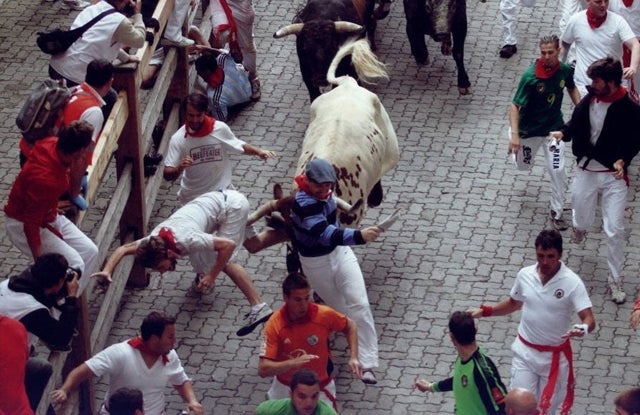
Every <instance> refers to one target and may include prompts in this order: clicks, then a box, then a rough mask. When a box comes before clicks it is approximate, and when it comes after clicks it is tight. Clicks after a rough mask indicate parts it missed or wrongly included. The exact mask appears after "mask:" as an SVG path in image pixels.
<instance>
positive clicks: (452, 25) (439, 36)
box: [403, 0, 471, 95]
mask: <svg viewBox="0 0 640 415" xmlns="http://www.w3.org/2000/svg"><path fill="white" fill-rule="evenodd" d="M403 4H404V13H405V16H406V18H407V36H408V37H409V43H410V44H411V54H412V55H413V56H414V57H415V59H416V63H418V64H419V65H424V64H427V63H428V62H429V52H428V51H427V43H426V42H425V38H424V37H425V35H428V36H431V38H433V40H435V41H436V42H441V51H442V54H443V55H450V54H451V53H452V52H453V60H455V62H456V67H457V68H458V91H459V92H460V94H462V95H466V94H468V93H469V92H470V89H469V87H470V86H471V83H470V82H469V76H468V75H467V71H466V69H465V68H464V62H463V59H464V41H465V39H466V37H467V4H466V1H465V0H403ZM452 37H453V46H452V41H451V38H452Z"/></svg>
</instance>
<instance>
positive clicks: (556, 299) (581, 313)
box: [468, 230, 596, 415]
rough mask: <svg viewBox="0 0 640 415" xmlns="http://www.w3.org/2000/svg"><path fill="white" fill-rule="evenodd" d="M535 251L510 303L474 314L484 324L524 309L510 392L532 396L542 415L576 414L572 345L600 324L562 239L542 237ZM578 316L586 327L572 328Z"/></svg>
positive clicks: (545, 233) (550, 234)
mask: <svg viewBox="0 0 640 415" xmlns="http://www.w3.org/2000/svg"><path fill="white" fill-rule="evenodd" d="M535 247H536V257H537V260H538V261H537V263H536V264H534V265H531V266H528V267H525V268H523V269H521V270H520V272H518V274H517V276H516V281H515V283H514V285H513V288H512V289H511V292H510V294H509V297H507V298H505V299H504V300H502V301H501V302H499V303H498V304H495V305H493V306H489V305H484V304H483V305H482V306H480V308H471V309H469V310H468V311H469V312H470V313H471V314H472V315H473V316H474V317H476V318H479V317H489V316H504V315H507V314H511V313H513V312H514V311H517V310H520V309H522V318H521V320H520V325H519V326H518V337H517V338H516V340H515V341H514V342H513V345H512V346H511V350H512V351H513V361H512V363H511V385H510V389H513V388H525V389H528V390H530V391H532V392H533V393H534V394H535V395H536V398H537V401H538V410H539V414H555V413H556V410H557V409H558V408H560V407H561V409H560V413H561V414H563V415H564V414H568V413H569V412H570V410H571V406H572V405H573V390H574V389H573V388H574V378H573V356H572V351H571V342H570V340H569V339H570V338H571V337H584V336H586V335H587V334H588V333H591V332H592V331H593V330H594V329H595V327H596V322H595V319H594V317H593V313H592V312H591V300H590V299H589V294H588V292H587V289H586V287H585V286H584V283H583V282H582V280H581V279H580V277H579V276H578V275H576V274H575V273H574V272H573V271H571V270H570V269H569V268H567V266H566V265H564V263H563V262H562V261H560V257H561V256H562V236H561V235H560V233H559V232H558V231H557V230H544V231H542V232H540V234H539V235H538V237H537V238H536V241H535ZM574 313H577V314H578V317H579V318H580V321H581V323H580V324H575V325H573V327H572V325H571V322H572V320H573V315H574ZM554 357H555V359H554ZM554 362H555V364H554Z"/></svg>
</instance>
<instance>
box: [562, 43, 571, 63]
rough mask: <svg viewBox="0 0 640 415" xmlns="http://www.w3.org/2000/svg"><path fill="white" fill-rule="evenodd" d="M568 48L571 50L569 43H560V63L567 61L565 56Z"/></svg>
mask: <svg viewBox="0 0 640 415" xmlns="http://www.w3.org/2000/svg"><path fill="white" fill-rule="evenodd" d="M569 48H571V43H567V42H562V49H560V60H561V61H562V62H566V61H567V54H568V53H569Z"/></svg>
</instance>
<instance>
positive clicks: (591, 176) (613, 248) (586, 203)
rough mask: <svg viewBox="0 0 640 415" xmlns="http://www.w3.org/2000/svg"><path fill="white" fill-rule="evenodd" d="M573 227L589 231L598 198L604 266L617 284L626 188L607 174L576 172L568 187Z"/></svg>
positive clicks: (620, 259)
mask: <svg viewBox="0 0 640 415" xmlns="http://www.w3.org/2000/svg"><path fill="white" fill-rule="evenodd" d="M571 193H572V197H571V203H572V205H573V227H574V228H576V229H579V230H583V231H586V230H589V228H591V225H593V221H594V220H595V217H596V207H597V205H598V195H602V202H601V203H602V206H601V209H602V222H603V229H604V232H605V234H606V235H607V263H608V265H609V271H610V272H611V277H613V279H615V280H618V279H619V278H620V276H621V275H622V264H623V263H624V237H625V235H624V208H625V206H626V204H627V184H626V182H625V181H624V180H617V179H616V178H615V177H613V175H612V173H610V172H590V171H585V170H582V169H580V168H577V169H576V175H575V178H574V179H573V184H572V187H571Z"/></svg>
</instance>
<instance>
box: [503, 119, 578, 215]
mask: <svg viewBox="0 0 640 415" xmlns="http://www.w3.org/2000/svg"><path fill="white" fill-rule="evenodd" d="M509 136H511V129H509ZM548 143H549V139H548V137H529V138H524V139H521V140H520V144H521V145H520V150H519V151H518V154H516V165H517V168H518V170H531V167H533V159H534V157H535V155H536V154H537V153H538V151H539V150H540V148H541V147H542V154H543V155H544V161H545V167H546V168H547V172H549V179H550V180H551V210H553V211H554V212H556V217H555V218H556V219H560V218H561V217H562V210H563V209H564V201H565V194H566V192H567V172H566V169H565V167H564V143H560V144H559V145H557V146H556V149H555V151H550V150H549V146H548ZM561 146H562V147H561Z"/></svg>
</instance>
